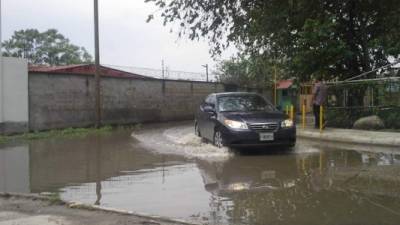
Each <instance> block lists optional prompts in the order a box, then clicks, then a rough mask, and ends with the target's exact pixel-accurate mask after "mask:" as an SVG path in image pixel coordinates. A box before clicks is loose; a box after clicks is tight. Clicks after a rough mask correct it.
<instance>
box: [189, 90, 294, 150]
mask: <svg viewBox="0 0 400 225" xmlns="http://www.w3.org/2000/svg"><path fill="white" fill-rule="evenodd" d="M195 132H196V135H198V136H200V137H203V138H205V139H207V140H209V141H212V142H213V143H214V144H215V145H216V146H217V147H222V146H229V147H248V146H269V145H281V146H286V147H293V146H295V144H296V127H295V124H294V122H293V121H292V120H290V119H289V118H288V116H286V115H285V114H284V113H282V112H280V111H278V110H277V109H276V108H275V107H274V106H273V105H272V104H271V103H269V102H268V101H267V100H265V99H264V98H263V97H261V96H260V95H258V94H255V93H247V92H229V93H214V94H210V95H209V96H207V98H206V99H205V101H204V102H203V103H202V104H201V105H200V108H199V110H198V112H197V114H196V118H195Z"/></svg>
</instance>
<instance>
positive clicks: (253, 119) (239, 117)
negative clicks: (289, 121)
mask: <svg viewBox="0 0 400 225" xmlns="http://www.w3.org/2000/svg"><path fill="white" fill-rule="evenodd" d="M221 114H222V116H223V117H224V118H226V119H229V120H236V121H243V122H246V123H266V122H278V121H282V120H284V119H286V118H287V116H286V115H285V114H283V113H281V112H222V113H221Z"/></svg>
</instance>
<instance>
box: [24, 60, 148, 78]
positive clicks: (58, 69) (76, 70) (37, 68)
mask: <svg viewBox="0 0 400 225" xmlns="http://www.w3.org/2000/svg"><path fill="white" fill-rule="evenodd" d="M29 72H32V73H53V74H54V73H58V74H82V75H94V73H95V66H94V64H78V65H68V66H43V65H29ZM100 75H101V76H105V77H119V78H132V79H155V78H153V77H147V76H143V75H139V74H135V73H130V72H126V71H122V70H117V69H113V68H109V67H105V66H100Z"/></svg>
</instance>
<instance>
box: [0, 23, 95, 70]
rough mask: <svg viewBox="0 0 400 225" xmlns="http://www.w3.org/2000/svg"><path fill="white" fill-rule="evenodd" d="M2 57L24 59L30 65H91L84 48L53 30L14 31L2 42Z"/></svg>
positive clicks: (90, 57)
mask: <svg viewBox="0 0 400 225" xmlns="http://www.w3.org/2000/svg"><path fill="white" fill-rule="evenodd" d="M3 48H4V52H3V55H4V56H11V57H22V58H26V59H27V60H28V62H29V63H31V64H44V65H68V64H81V63H91V62H92V56H91V55H90V54H89V53H88V52H87V51H86V49H85V48H84V47H78V46H76V45H73V44H71V43H70V41H69V40H68V39H67V38H65V37H64V36H63V35H62V34H60V33H58V31H57V30H55V29H49V30H47V31H45V32H42V33H41V32H39V31H38V30H36V29H26V30H19V31H15V32H14V34H13V36H12V37H11V38H10V39H9V40H6V41H4V42H3Z"/></svg>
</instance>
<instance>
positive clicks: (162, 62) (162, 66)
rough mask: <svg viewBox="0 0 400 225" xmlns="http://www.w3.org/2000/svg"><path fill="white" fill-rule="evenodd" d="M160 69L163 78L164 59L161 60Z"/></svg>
mask: <svg viewBox="0 0 400 225" xmlns="http://www.w3.org/2000/svg"><path fill="white" fill-rule="evenodd" d="M161 69H162V79H163V80H164V79H165V72H164V59H163V60H161Z"/></svg>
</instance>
